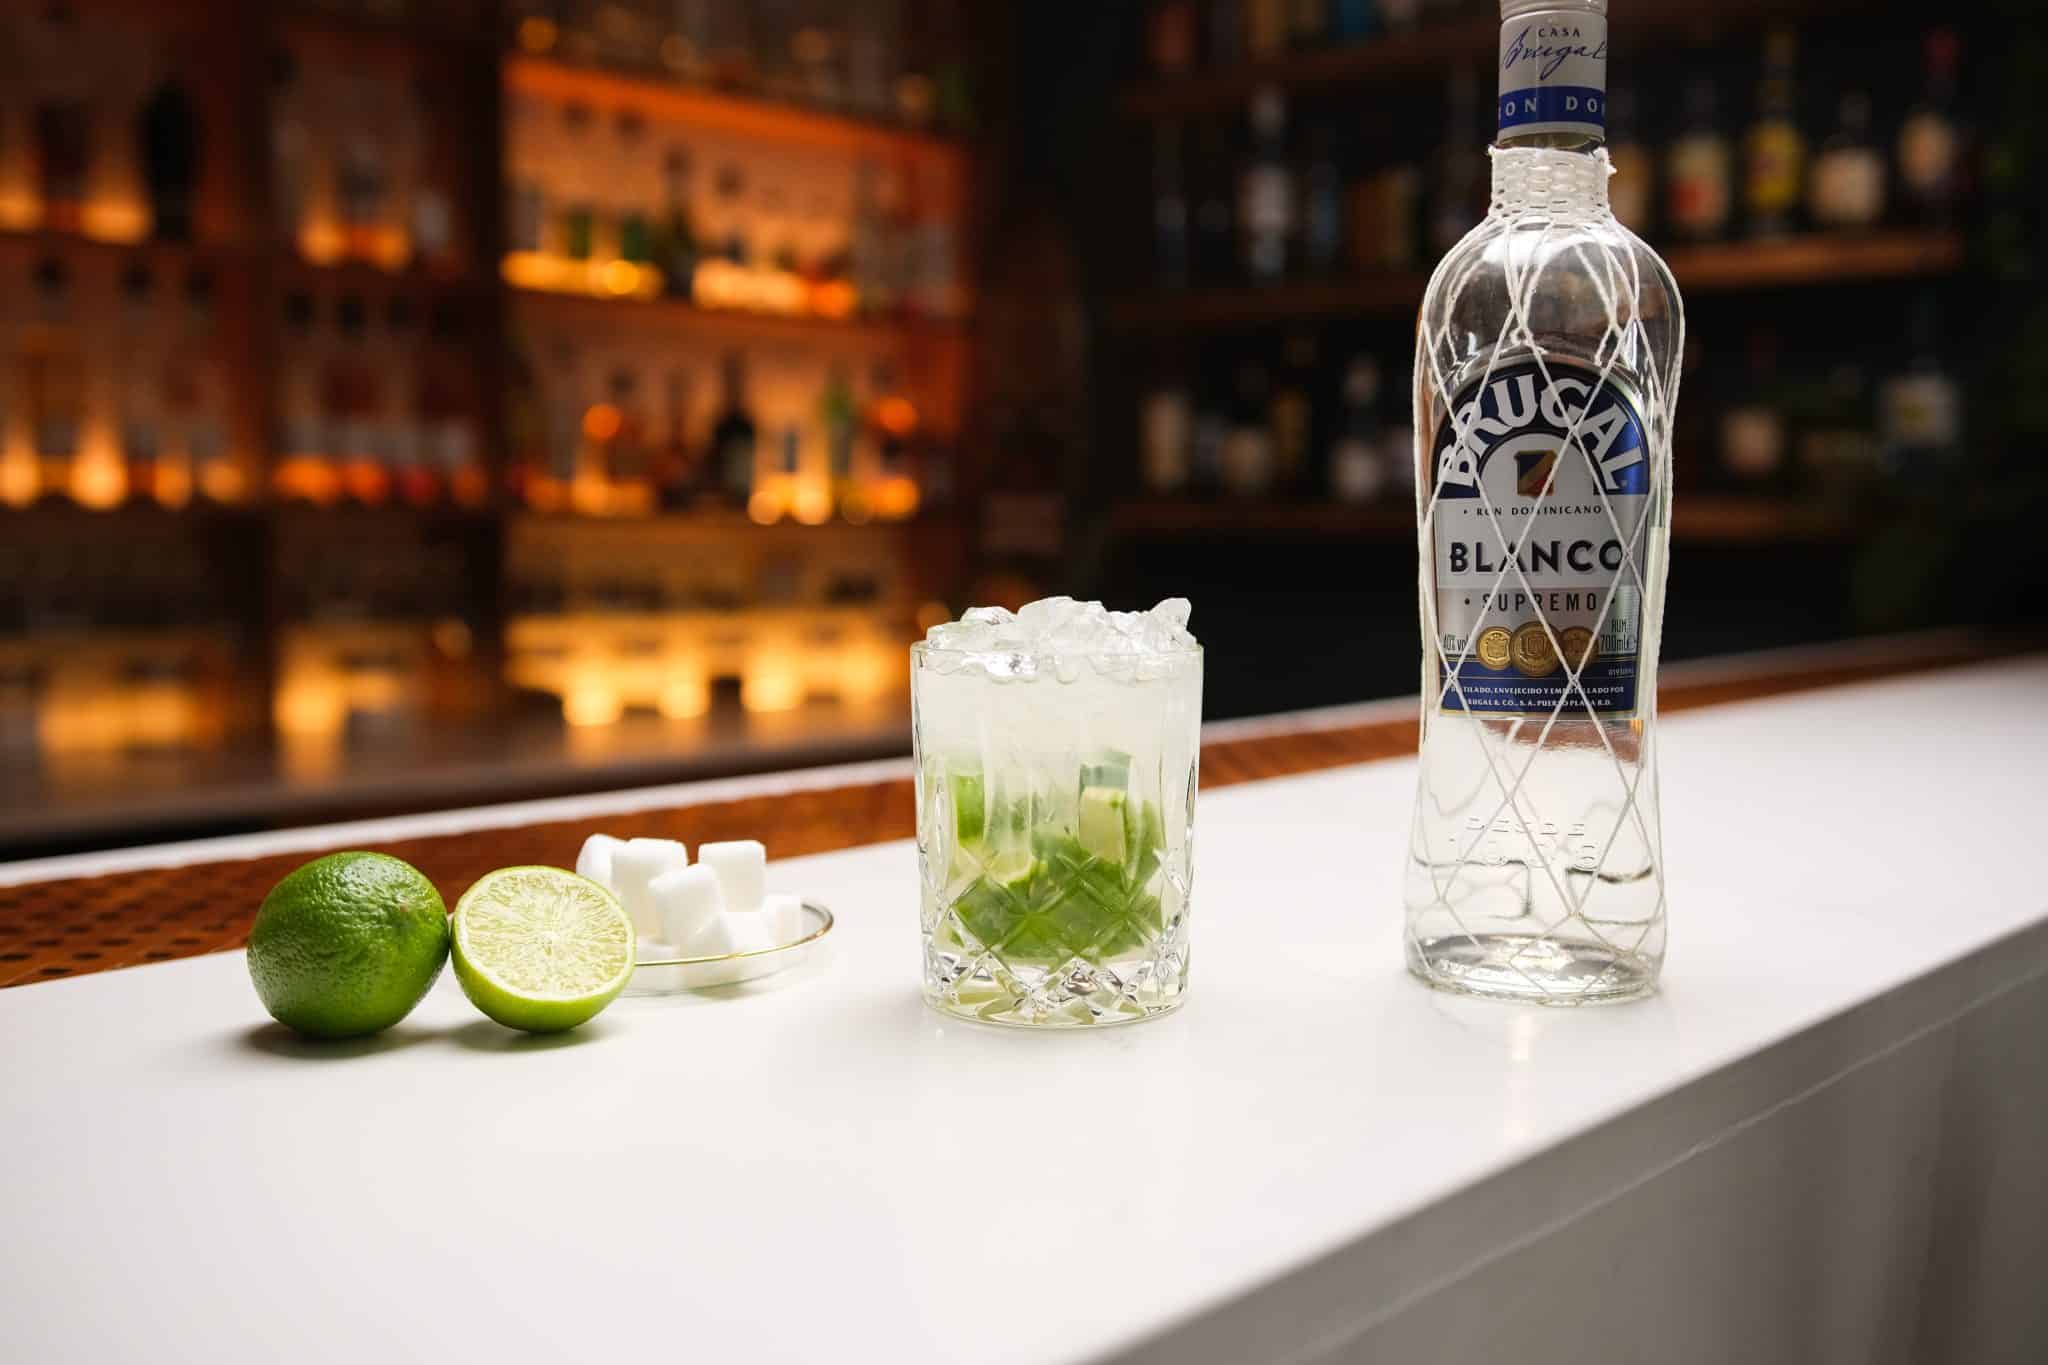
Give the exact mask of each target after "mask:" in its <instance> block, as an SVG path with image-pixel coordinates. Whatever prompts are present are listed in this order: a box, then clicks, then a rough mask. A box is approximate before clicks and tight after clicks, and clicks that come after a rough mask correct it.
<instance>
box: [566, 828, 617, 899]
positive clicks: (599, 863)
mask: <svg viewBox="0 0 2048 1365" xmlns="http://www.w3.org/2000/svg"><path fill="white" fill-rule="evenodd" d="M625 846H626V841H625V840H624V839H614V838H612V836H611V835H609V834H593V835H591V836H590V837H589V838H588V839H585V840H584V841H583V851H582V852H581V853H578V854H577V855H576V875H577V876H579V877H588V878H590V880H592V881H594V882H596V883H597V884H598V885H599V886H602V887H604V888H605V889H606V890H610V889H611V885H612V855H613V854H615V853H617V852H618V851H619V850H620V849H622V848H624V847H625Z"/></svg>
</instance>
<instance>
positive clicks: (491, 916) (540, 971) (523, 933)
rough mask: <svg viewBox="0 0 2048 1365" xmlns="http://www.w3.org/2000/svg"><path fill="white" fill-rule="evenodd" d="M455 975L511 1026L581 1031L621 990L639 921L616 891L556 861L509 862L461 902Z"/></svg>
mask: <svg viewBox="0 0 2048 1365" xmlns="http://www.w3.org/2000/svg"><path fill="white" fill-rule="evenodd" d="M454 947H455V953H454V957H455V979H456V980H457V981H458V982H460V983H461V985H462V993H463V994H464V995H467V996H468V997H469V999H470V1003H471V1004H473V1005H475V1006H476V1007H477V1008H478V1009H480V1010H482V1011H483V1012H484V1013H485V1014H487V1015H489V1016H490V1017H491V1018H493V1019H495V1020H497V1021H498V1022H499V1023H501V1024H503V1025H504V1026H505V1027H507V1028H516V1029H524V1030H526V1031H527V1032H528V1033H557V1032H560V1031H561V1030H563V1029H571V1028H575V1027H576V1026H577V1025H578V1024H581V1023H584V1022H585V1021H587V1020H589V1019H591V1018H593V1017H594V1016H595V1015H596V1014H597V1013H598V1011H600V1010H602V1009H603V1008H604V1007H605V1006H606V1005H609V1004H611V1002H612V1001H613V1000H614V999H615V998H616V997H617V996H618V993H619V992H620V991H621V990H623V989H625V985H626V981H627V979H628V978H630V977H631V976H632V975H633V966H634V963H635V961H636V958H635V952H634V943H633V921H632V920H631V919H630V918H629V917H628V916H627V914H626V910H625V907H624V906H622V905H620V904H619V899H618V897H616V896H614V895H613V894H612V893H611V892H609V891H607V890H605V889H604V888H603V887H601V886H599V885H598V884H597V883H596V882H593V881H590V880H588V879H587V878H584V877H579V876H577V875H576V874H575V873H573V872H564V871H563V870H562V869H561V868H558V867H505V868H500V869H499V870H498V871H496V872H491V873H487V874H485V875H484V876H483V877H482V878H481V879H479V880H478V881H477V883H476V885H474V886H472V887H470V888H469V890H467V891H465V892H463V893H462V899H461V900H459V901H457V902H456V903H455V944H454Z"/></svg>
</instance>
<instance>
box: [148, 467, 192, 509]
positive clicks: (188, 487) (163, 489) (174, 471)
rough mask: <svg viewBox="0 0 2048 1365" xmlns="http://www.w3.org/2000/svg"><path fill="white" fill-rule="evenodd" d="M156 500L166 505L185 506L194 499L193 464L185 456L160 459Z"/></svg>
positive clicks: (157, 472) (157, 470) (157, 469)
mask: <svg viewBox="0 0 2048 1365" xmlns="http://www.w3.org/2000/svg"><path fill="white" fill-rule="evenodd" d="M156 500H157V502H158V503H159V504H161V505H162V506H165V507H183V506H184V505H185V504H186V503H188V502H190V501H192V466H191V464H190V463H189V462H188V461H186V460H184V459H183V458H171V459H164V460H158V461H157V465H156Z"/></svg>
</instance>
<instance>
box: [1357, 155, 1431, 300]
mask: <svg viewBox="0 0 2048 1365" xmlns="http://www.w3.org/2000/svg"><path fill="white" fill-rule="evenodd" d="M1421 215H1422V171H1421V170H1420V169H1419V168H1418V167H1416V166H1415V165H1413V164H1412V163H1408V162H1400V163H1396V164H1394V165H1391V166H1382V167H1380V168H1378V169H1377V170H1374V171H1372V172H1370V173H1368V174H1366V175H1365V176H1363V177H1361V178H1360V179H1359V181H1358V183H1357V184H1355V185H1353V186H1352V187H1351V214H1350V220H1351V265H1352V267H1353V268H1354V269H1356V270H1359V271H1361V272H1364V273H1367V274H1370V273H1372V272H1373V271H1379V270H1410V269H1413V268H1414V267H1415V265H1416V263H1417V262H1418V261H1419V260H1420V259H1421V254H1422V253H1421V248H1420V243H1419V241H1418V227H1419V224H1420V220H1421Z"/></svg>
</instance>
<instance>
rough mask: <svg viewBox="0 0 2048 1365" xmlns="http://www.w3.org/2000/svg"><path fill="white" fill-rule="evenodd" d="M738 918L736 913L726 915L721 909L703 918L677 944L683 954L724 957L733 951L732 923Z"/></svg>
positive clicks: (687, 955) (688, 955)
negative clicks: (688, 934)
mask: <svg viewBox="0 0 2048 1365" xmlns="http://www.w3.org/2000/svg"><path fill="white" fill-rule="evenodd" d="M739 918H740V917H739V916H738V915H728V914H726V913H725V912H724V911H723V910H721V911H719V912H718V913H717V914H714V915H711V916H710V917H708V918H707V919H705V921H704V922H703V923H702V924H699V925H698V926H697V928H696V929H695V930H694V931H693V932H692V933H691V934H690V936H689V937H688V938H686V939H684V940H683V941H682V943H681V944H679V945H678V946H679V947H680V948H681V949H682V950H683V956H684V957H724V956H725V955H726V954H728V953H731V952H733V951H735V949H734V947H733V925H734V923H735V922H736V921H738V919H739ZM749 918H751V917H749Z"/></svg>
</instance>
